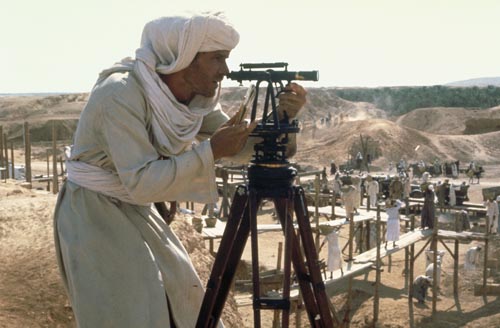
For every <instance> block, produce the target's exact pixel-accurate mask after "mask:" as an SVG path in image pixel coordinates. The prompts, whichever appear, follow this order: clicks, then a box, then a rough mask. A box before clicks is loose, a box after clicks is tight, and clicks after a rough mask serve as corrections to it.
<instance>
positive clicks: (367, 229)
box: [366, 220, 372, 250]
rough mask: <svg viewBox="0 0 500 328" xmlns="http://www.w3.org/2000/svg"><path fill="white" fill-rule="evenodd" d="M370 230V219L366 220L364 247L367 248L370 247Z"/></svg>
mask: <svg viewBox="0 0 500 328" xmlns="http://www.w3.org/2000/svg"><path fill="white" fill-rule="evenodd" d="M371 232H372V229H371V224H370V220H366V249H367V250H369V249H370V248H371V247H370V246H371V243H370V242H371V236H370V235H371Z"/></svg>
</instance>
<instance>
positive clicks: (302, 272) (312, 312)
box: [274, 198, 327, 327]
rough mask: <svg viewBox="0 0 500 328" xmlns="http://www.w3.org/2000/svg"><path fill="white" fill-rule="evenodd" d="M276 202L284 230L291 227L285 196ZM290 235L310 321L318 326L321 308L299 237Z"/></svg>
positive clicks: (294, 262) (296, 268) (295, 264)
mask: <svg viewBox="0 0 500 328" xmlns="http://www.w3.org/2000/svg"><path fill="white" fill-rule="evenodd" d="M274 203H275V206H276V211H277V212H278V217H279V219H280V222H281V225H282V227H283V231H286V230H287V226H290V228H292V226H291V224H292V218H291V213H292V211H288V209H287V206H289V203H288V202H287V201H286V199H284V198H277V199H275V200H274ZM287 221H288V222H287ZM288 236H289V238H290V239H291V240H290V246H289V248H290V249H291V251H292V254H291V257H292V262H293V266H294V270H295V274H296V275H297V280H298V283H299V286H300V290H301V292H302V298H303V299H304V304H305V306H306V309H307V313H308V316H309V321H310V322H311V326H312V327H317V322H316V321H315V319H314V318H315V317H317V316H318V315H319V309H318V306H317V304H316V301H315V296H314V293H313V290H312V287H311V284H310V283H311V281H310V278H309V276H308V273H307V268H306V265H305V263H304V259H303V255H302V252H301V250H300V245H299V239H298V237H297V235H296V234H295V232H294V231H292V233H289V235H288ZM325 327H327V326H325Z"/></svg>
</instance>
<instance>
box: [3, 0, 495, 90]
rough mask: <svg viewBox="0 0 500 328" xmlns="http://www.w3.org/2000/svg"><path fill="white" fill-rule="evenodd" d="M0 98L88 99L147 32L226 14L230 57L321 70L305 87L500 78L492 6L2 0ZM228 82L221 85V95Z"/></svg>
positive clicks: (429, 1) (437, 1)
mask: <svg viewBox="0 0 500 328" xmlns="http://www.w3.org/2000/svg"><path fill="white" fill-rule="evenodd" d="M1 3H2V4H1V10H0V44H1V46H0V94H1V93H33V92H89V91H90V90H91V88H92V86H93V84H94V82H95V81H96V79H97V76H98V73H99V72H100V71H101V70H103V69H105V68H108V67H110V66H111V65H112V64H113V63H115V62H117V61H119V60H120V59H122V58H124V57H127V56H131V57H133V56H134V52H135V50H136V48H137V47H138V46H139V43H140V36H141V33H142V29H143V27H144V24H145V23H146V22H148V21H149V20H152V19H155V18H157V17H161V16H168V15H170V14H175V13H178V12H183V11H193V10H198V11H200V10H214V11H224V12H225V13H226V16H227V17H228V19H229V20H230V21H231V22H232V23H233V25H234V26H235V27H236V29H237V30H238V31H239V33H240V43H239V44H238V46H237V47H236V48H235V49H234V50H233V51H232V52H231V56H230V58H229V59H228V65H229V68H230V70H237V69H239V64H240V63H258V62H287V63H288V64H289V66H288V68H289V70H294V71H303V70H317V71H319V81H317V82H303V83H302V84H303V85H304V86H306V87H308V86H310V87H354V86H356V87H378V86H421V85H436V84H445V83H448V82H453V81H460V80H467V79H471V78H479V77H494V76H500V65H499V58H500V42H499V41H500V37H499V32H500V19H499V17H500V1H498V0H470V1H466V0H416V1H409V0H324V1H321V0H308V1H295V0H288V1H285V0H252V1H237V0H220V1H217V0H212V1H209V0H175V1H173V0H170V1H166V0H141V1H134V0H121V1H118V0H44V1H41V0H2V2H1ZM234 85H236V84H235V82H232V81H228V80H224V81H223V86H234Z"/></svg>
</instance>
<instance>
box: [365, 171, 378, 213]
mask: <svg viewBox="0 0 500 328" xmlns="http://www.w3.org/2000/svg"><path fill="white" fill-rule="evenodd" d="M379 192H380V186H379V184H378V181H377V180H375V179H373V177H372V176H371V175H368V176H367V177H366V194H367V195H368V197H370V204H369V205H370V207H371V208H372V209H374V208H377V202H378V194H379Z"/></svg>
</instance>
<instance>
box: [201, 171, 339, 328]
mask: <svg viewBox="0 0 500 328" xmlns="http://www.w3.org/2000/svg"><path fill="white" fill-rule="evenodd" d="M269 170H271V173H270V174H268V176H269V177H271V176H272V177H273V178H274V179H276V176H278V180H272V181H269V180H267V179H265V181H257V183H255V182H254V183H252V176H251V174H250V171H249V178H250V185H249V186H247V185H240V186H238V188H237V190H236V193H235V195H234V198H233V202H232V205H231V209H230V213H229V218H228V221H227V225H226V228H225V230H224V234H223V236H222V240H221V243H220V245H219V250H218V252H217V256H216V258H215V262H214V265H213V268H212V272H211V275H210V278H209V280H208V283H207V288H206V293H205V298H204V300H203V304H202V306H201V309H200V313H199V316H198V321H197V324H196V327H198V328H201V327H204V328H209V327H210V328H212V327H216V326H217V324H218V321H219V319H220V316H221V314H222V309H223V307H224V304H225V302H226V299H227V295H228V293H229V289H230V286H231V283H232V281H233V278H234V275H235V271H236V267H237V265H238V262H239V261H240V259H241V255H242V254H243V250H244V248H245V244H246V241H247V239H248V236H249V234H250V232H251V243H252V245H251V246H252V279H253V309H254V326H255V327H260V323H261V320H260V311H261V310H268V309H275V310H276V309H278V310H281V311H282V323H281V327H288V326H289V316H290V286H291V283H290V280H291V279H290V276H291V263H292V262H293V266H294V270H295V274H296V277H297V281H298V284H299V287H300V290H301V292H302V298H303V300H304V304H305V307H306V310H307V313H308V318H309V321H310V323H311V327H328V328H329V327H334V326H339V321H338V319H337V314H336V313H335V311H334V309H333V307H332V312H331V311H330V308H329V300H328V297H327V294H326V291H325V285H324V282H323V280H322V278H321V272H320V267H319V259H318V254H317V252H316V248H315V246H314V240H313V236H312V230H311V225H310V223H309V219H308V212H307V204H306V201H305V198H304V190H303V189H302V187H298V186H293V185H292V184H293V178H294V176H295V170H294V169H293V168H278V169H275V168H273V169H269ZM273 170H281V171H276V172H272V171H273ZM282 170H288V171H285V172H282ZM267 173H269V172H267ZM267 173H266V174H267ZM274 173H277V174H276V175H275V174H274ZM281 176H285V179H284V180H283V181H280V178H279V177H281ZM265 198H266V199H271V200H272V201H273V203H274V206H275V208H276V213H277V215H278V217H279V220H280V223H281V226H282V229H283V233H284V236H285V254H284V263H283V264H284V268H283V270H284V272H283V274H284V278H283V290H282V298H280V299H276V298H269V297H264V296H261V293H260V283H259V257H258V237H257V210H258V208H259V206H260V204H261V202H262V200H263V199H265ZM293 212H295V215H296V219H297V226H298V232H296V231H295V228H294V224H293V217H292V216H293ZM300 242H301V243H302V248H301V244H300Z"/></svg>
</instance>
